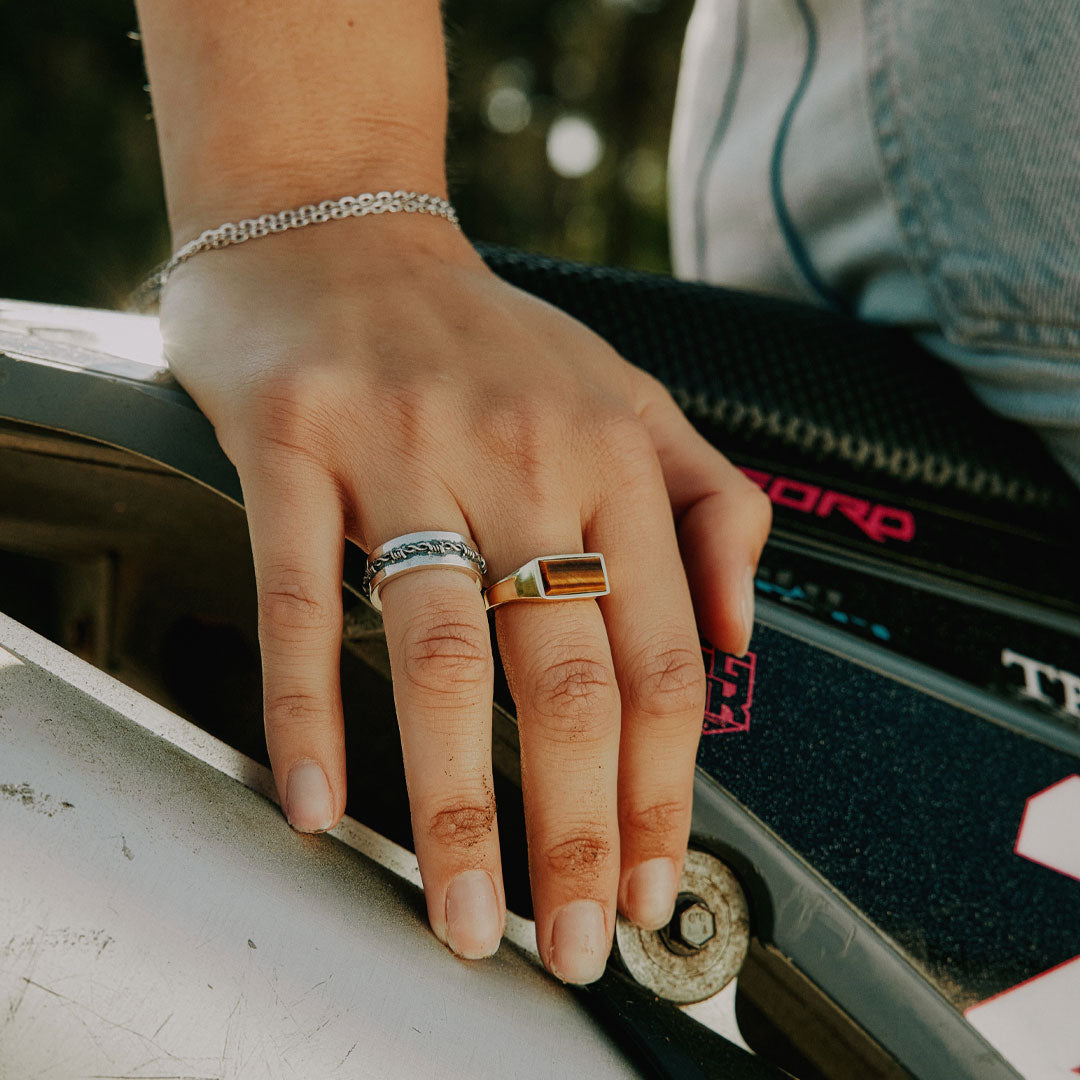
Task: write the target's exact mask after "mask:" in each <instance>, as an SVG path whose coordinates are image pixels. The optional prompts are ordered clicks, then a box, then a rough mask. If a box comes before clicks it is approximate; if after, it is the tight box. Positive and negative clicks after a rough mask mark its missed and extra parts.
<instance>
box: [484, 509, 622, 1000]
mask: <svg viewBox="0 0 1080 1080" xmlns="http://www.w3.org/2000/svg"><path fill="white" fill-rule="evenodd" d="M580 551H582V546H581V531H580V526H578V527H577V529H576V530H571V529H566V530H562V531H556V532H554V533H553V535H552V536H550V537H549V538H548V539H546V540H544V541H541V542H540V544H539V545H538V546H537V547H536V548H535V550H532V551H529V552H522V551H520V550H519V552H518V554H520V555H522V556H523V557H522V559H521V562H520V563H513V562H512V561H511V562H503V563H502V564H501V565H493V566H492V571H493V577H498V576H499V575H500V574H502V573H507V572H512V571H513V570H514V569H516V567H517V566H518V565H521V564H522V563H524V562H527V561H528V560H529V559H530V558H533V557H535V556H537V555H553V554H567V553H576V552H580ZM495 615H496V630H497V632H498V639H499V652H500V654H501V656H502V659H503V666H504V668H505V670H506V677H507V681H508V683H509V685H510V691H511V693H512V694H513V696H514V702H515V705H516V707H517V715H518V726H519V734H520V741H521V781H522V794H523V796H524V800H525V821H526V830H527V833H528V842H529V877H530V882H531V886H532V897H533V908H534V914H535V917H536V937H537V945H538V947H539V949H540V955H541V957H542V959H543V961H544V963H545V964H546V966H547V967H548V968H549V969H550V970H551V971H552V972H553V973H554V974H555V975H557V976H558V977H559V978H561V979H563V980H564V981H566V982H572V983H587V982H592V981H594V980H595V979H597V978H599V977H600V975H601V974H602V973H603V971H604V967H605V964H606V963H607V956H608V953H609V951H610V949H611V938H612V934H613V932H614V926H615V901H616V893H617V890H618V884H619V824H618V802H617V791H618V788H617V785H618V769H619V725H620V720H619V714H620V701H619V689H618V686H617V684H616V682H615V671H614V667H613V665H612V660H611V650H610V648H609V646H608V639H607V632H606V630H605V627H604V620H603V618H602V617H601V615H600V610H599V608H598V607H597V605H596V603H595V601H593V600H582V601H573V602H571V601H567V602H561V603H550V604H549V603H510V604H506V605H505V606H502V607H500V608H498V609H497V610H496V613H495Z"/></svg>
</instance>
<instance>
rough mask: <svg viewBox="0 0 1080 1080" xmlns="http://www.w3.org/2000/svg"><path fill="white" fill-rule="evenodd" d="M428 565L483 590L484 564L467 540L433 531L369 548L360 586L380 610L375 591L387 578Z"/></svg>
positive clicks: (377, 609)
mask: <svg viewBox="0 0 1080 1080" xmlns="http://www.w3.org/2000/svg"><path fill="white" fill-rule="evenodd" d="M430 566H437V567H440V568H444V569H447V570H462V571H464V572H465V573H467V574H470V575H472V577H473V580H474V581H475V582H476V587H477V589H482V588H483V587H484V574H485V573H486V572H487V562H486V561H485V559H484V556H483V555H481V554H480V552H479V551H477V550H476V545H475V544H474V543H473V541H472V540H471V539H470V538H469V537H467V536H462V535H461V533H456V532H439V531H434V530H428V531H426V532H413V533H404V534H403V535H402V536H395V537H394V539H393V540H387V541H386V543H385V544H380V545H379V546H378V547H376V548H373V549H372V551H371V552H370V554H369V555H368V560H367V570H366V571H365V572H364V580H363V582H362V584H363V588H364V589H365V591H366V592H367V594H368V599H369V600H370V601H371V606H372V607H373V608H374V609H375V610H376V611H382V602H381V601H380V600H379V590H380V589H381V588H382V586H383V585H385V584H386V582H387V581H389V580H390V578H392V577H397V576H399V575H400V574H408V573H411V572H413V571H414V570H424V569H426V568H427V567H430Z"/></svg>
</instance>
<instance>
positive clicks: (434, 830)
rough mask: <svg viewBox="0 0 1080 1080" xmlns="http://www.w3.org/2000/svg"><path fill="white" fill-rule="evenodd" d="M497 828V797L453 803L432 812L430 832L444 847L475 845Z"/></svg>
mask: <svg viewBox="0 0 1080 1080" xmlns="http://www.w3.org/2000/svg"><path fill="white" fill-rule="evenodd" d="M494 831H495V798H494V796H493V795H491V796H489V797H488V798H487V800H486V801H484V802H475V803H474V802H465V803H461V802H459V803H453V804H451V805H449V806H447V807H445V808H444V809H442V810H439V811H438V812H436V813H435V814H433V815H432V816H431V818H430V820H429V822H428V833H429V835H430V836H431V838H432V839H433V840H435V841H436V843H438V844H441V845H442V846H444V847H453V848H465V849H468V848H474V847H476V846H477V845H478V844H482V843H484V842H485V841H486V840H487V839H488V838H489V837H491V835H492V834H493V832H494Z"/></svg>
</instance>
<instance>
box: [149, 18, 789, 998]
mask: <svg viewBox="0 0 1080 1080" xmlns="http://www.w3.org/2000/svg"><path fill="white" fill-rule="evenodd" d="M138 7H139V15H140V23H141V29H142V34H143V39H144V47H145V49H146V54H147V64H148V69H149V73H150V77H151V85H152V91H153V99H154V105H155V114H156V117H157V122H158V128H159V139H160V143H161V152H162V160H163V165H164V169H165V176H166V193H167V197H168V203H169V211H170V216H171V221H172V225H173V232H174V239H175V242H176V244H177V245H179V244H182V243H184V242H185V241H186V240H188V239H190V238H191V237H192V236H194V235H196V234H197V233H199V232H201V231H202V229H204V228H206V227H209V226H213V225H217V224H220V223H221V222H224V221H228V220H236V219H238V218H239V217H245V216H251V215H253V214H256V213H261V212H263V211H266V210H277V209H281V208H284V207H289V206H296V205H300V204H301V203H304V202H312V201H315V202H317V201H319V200H320V199H323V198H333V197H338V196H340V195H344V194H355V193H358V192H360V191H366V190H371V191H374V190H379V189H380V188H396V187H402V186H404V187H409V188H415V189H417V190H422V191H430V192H432V193H435V194H445V193H446V185H445V175H444V165H443V140H444V136H445V118H446V84H445V62H444V58H443V46H442V37H441V26H440V16H439V11H438V6H437V4H435V3H432V2H429V0H410V2H404V0H393V2H392V3H390V2H386V3H380V2H374V0H328V2H326V3H324V4H322V5H320V15H319V18H318V19H317V20H315V19H311V18H310V17H304V14H303V13H304V11H305V10H308V9H305V8H304V7H303V6H301V5H296V4H290V3H288V2H286V0H249V2H247V3H236V4H232V5H217V6H214V5H212V4H211V3H210V0H142V2H141V3H139V5H138ZM313 73H317V74H313ZM161 319H162V333H163V336H164V340H165V345H166V354H167V356H168V359H169V364H170V367H171V368H172V370H173V371H174V372H175V374H176V376H177V378H178V379H179V380H180V381H181V383H182V384H183V385H184V387H185V388H186V389H187V390H188V391H189V392H190V393H191V394H192V396H193V397H194V398H195V400H196V401H197V402H198V404H199V405H200V407H201V408H202V409H203V411H204V412H205V413H206V414H207V416H208V417H209V418H210V420H211V421H212V422H213V424H214V426H215V430H216V431H217V434H218V438H219V440H220V441H221V444H222V447H223V448H224V450H225V452H226V453H227V454H228V455H229V457H230V459H231V460H232V461H233V463H234V464H235V465H236V467H237V470H238V472H239V474H240V478H241V482H242V484H243V489H244V498H245V505H246V507H247V512H248V519H249V525H250V531H251V540H252V550H253V553H254V560H255V572H256V580H257V584H258V590H259V606H260V610H259V634H260V643H261V648H262V656H263V669H264V687H265V703H264V704H265V722H266V734H267V745H268V748H269V752H270V759H271V763H272V766H273V769H274V775H275V778H276V780H277V784H278V788H279V791H280V793H281V797H282V805H283V806H284V808H285V812H286V814H287V815H288V817H289V820H290V822H291V823H292V824H293V826H294V827H296V828H299V829H301V830H303V831H319V830H321V829H325V828H328V827H330V826H332V825H333V824H334V823H335V822H336V821H337V820H338V818H339V817H340V816H341V814H342V813H343V812H344V810H345V799H346V790H345V759H344V740H343V729H342V725H343V718H342V711H341V701H340V693H339V685H338V679H339V672H338V655H339V646H340V637H341V620H342V612H341V600H340V583H341V562H342V552H343V547H344V541H345V539H346V538H348V539H350V540H352V541H355V542H356V543H357V544H359V545H360V546H361V547H362V548H364V549H365V550H370V549H371V548H372V547H374V546H375V545H377V544H380V543H382V542H384V541H386V540H387V539H389V538H391V537H394V536H398V535H400V534H402V533H406V532H412V531H418V530H422V529H446V530H453V531H456V532H461V533H465V534H467V535H469V536H471V537H473V538H474V539H475V541H476V543H477V546H478V547H479V549H480V550H481V551H482V552H483V553H484V555H485V557H486V558H487V560H488V563H489V567H490V569H489V580H496V579H498V578H499V577H501V576H503V575H505V574H507V573H510V572H512V571H513V570H515V569H516V568H517V567H518V566H520V565H522V564H523V563H525V562H527V561H528V560H529V559H531V558H533V557H534V556H536V555H537V554H557V553H563V552H573V551H602V552H603V553H604V554H605V557H606V559H607V564H608V573H609V577H610V580H611V582H612V592H611V595H610V596H608V597H605V598H603V599H602V600H600V601H599V602H595V601H577V602H567V603H561V604H544V605H524V604H510V605H507V606H505V607H502V608H500V609H498V611H497V612H496V614H495V620H496V630H497V638H498V643H499V651H500V654H501V657H502V661H503V664H504V667H505V669H506V672H507V676H508V679H509V683H510V688H511V691H512V692H513V695H514V700H515V703H516V706H517V712H518V718H519V723H520V731H521V751H522V780H523V789H524V798H525V809H526V822H527V830H528V842H529V857H530V874H531V881H532V890H533V900H534V908H535V913H536V920H537V938H538V944H539V948H540V954H541V957H542V958H543V960H544V963H545V964H546V965H547V966H548V967H549V969H550V970H552V971H553V972H554V973H555V974H557V975H558V976H560V977H561V978H563V979H565V980H566V981H569V982H589V981H592V980H593V979H595V978H597V977H599V975H600V974H601V973H602V971H603V967H604V962H605V959H606V956H607V953H608V950H609V948H610V943H611V937H612V934H613V931H614V921H615V911H616V907H618V908H619V909H620V910H621V911H622V912H623V913H624V914H625V915H626V916H627V917H629V918H631V919H633V920H634V921H635V922H637V923H639V924H640V925H642V926H646V927H650V928H655V927H658V926H660V925H663V924H664V923H665V922H666V921H667V919H668V918H669V917H670V914H671V910H672V907H673V905H674V901H675V889H676V883H677V881H678V876H679V874H680V873H681V868H682V860H683V854H684V852H685V848H686V843H687V839H688V836H689V828H690V802H691V788H692V781H693V768H694V757H695V750H696V746H697V740H698V736H699V733H700V727H701V716H702V712H703V707H704V695H705V680H704V671H703V667H702V659H701V651H700V647H699V644H698V626H700V628H701V632H702V633H704V634H705V635H706V636H707V637H708V638H709V639H710V640H711V641H713V642H714V643H715V644H716V645H718V646H719V647H720V648H722V649H725V650H728V651H731V652H736V653H740V652H742V651H744V650H745V648H746V646H747V643H748V640H749V633H750V628H751V619H752V603H753V600H752V591H751V584H750V575H751V574H752V572H753V568H754V567H755V566H756V564H757V559H758V557H759V555H760V552H761V548H762V546H763V544H764V541H765V537H766V535H767V532H768V528H769V523H770V509H769V503H768V500H767V499H766V498H765V496H764V495H763V494H762V493H761V492H760V490H759V489H758V488H757V487H756V486H754V485H753V484H752V483H750V482H749V481H747V480H746V479H744V478H743V476H742V475H741V473H739V472H738V470H736V469H735V468H734V467H733V466H732V465H731V464H730V463H729V462H727V460H726V459H725V458H723V457H722V456H721V455H720V454H719V453H717V452H716V451H715V450H713V449H712V448H711V447H710V446H709V445H708V444H707V443H706V442H705V441H704V440H703V439H701V438H700V436H698V435H697V434H696V432H694V430H693V429H692V428H691V426H690V425H689V424H688V423H687V421H686V420H685V419H684V417H683V416H682V414H681V413H680V411H679V410H678V408H677V407H676V406H675V404H674V403H673V401H672V400H671V398H670V396H669V395H668V394H667V392H666V391H665V390H664V389H663V388H662V387H661V386H660V385H659V384H658V383H657V382H656V381H655V380H653V379H652V378H651V377H649V376H647V375H646V374H644V373H643V372H641V371H640V370H639V369H637V368H634V367H632V366H631V365H629V364H627V363H626V362H625V361H624V360H622V359H621V358H620V357H619V356H618V355H617V354H616V353H614V352H613V351H612V350H611V349H610V348H609V347H608V346H607V345H606V344H605V343H604V342H603V341H601V340H600V339H599V338H598V337H596V336H595V335H594V334H592V333H591V332H590V331H588V330H587V329H586V328H584V327H583V326H581V325H580V324H579V323H577V322H575V321H574V320H572V319H570V318H568V317H567V316H565V315H563V314H562V313H561V312H559V311H557V310H555V309H554V308H552V307H550V306H548V305H547V304H544V303H543V302H541V301H539V300H537V299H536V298H534V297H531V296H529V295H527V294H525V293H522V292H520V291H518V290H516V289H514V288H512V287H511V286H509V285H507V284H505V283H504V282H502V281H501V280H499V279H498V278H496V277H495V276H493V275H492V274H491V273H490V272H489V271H488V270H487V269H486V268H485V267H484V265H483V263H482V262H481V261H480V260H479V258H478V257H477V256H476V254H475V252H474V251H473V250H472V248H471V246H470V245H469V243H468V242H467V240H466V239H465V238H464V237H463V236H462V235H461V234H460V233H459V232H457V231H456V230H454V229H453V228H452V227H451V226H449V225H448V224H447V223H446V222H444V221H441V220H439V219H434V218H427V217H424V218H419V217H413V216H406V215H395V216H393V217H388V216H383V217H381V218H377V219H372V218H367V219H358V220H357V219H350V220H346V221H340V222H334V223H332V224H328V225H325V226H314V227H311V228H308V229H304V230H298V231H294V232H291V233H287V234H284V235H279V236H272V237H267V238H265V239H260V240H257V241H255V242H250V243H248V244H245V245H242V246H237V247H234V248H229V249H223V250H221V251H214V252H209V253H206V254H204V255H200V256H198V257H196V258H195V259H193V260H192V261H191V262H189V263H187V264H185V265H183V266H182V267H180V268H179V269H178V270H177V271H176V272H175V274H174V275H173V276H172V278H170V281H169V284H168V286H167V288H166V291H165V295H164V298H163V303H162V312H161ZM381 599H382V601H383V614H384V622H385V626H386V636H387V642H388V645H389V649H390V657H391V664H392V669H393V675H394V692H395V701H396V705H397V712H398V720H399V726H400V730H401V741H402V747H403V751H404V759H405V767H406V775H407V780H408V786H409V798H410V805H411V811H412V818H413V832H414V836H415V841H416V849H417V857H418V859H419V862H420V868H421V873H422V875H423V879H424V886H425V894H426V898H427V905H428V914H429V918H430V922H431V926H432V929H433V931H434V932H435V934H436V935H437V936H438V937H439V938H440V940H442V941H444V942H446V943H447V944H448V945H449V946H450V947H451V948H452V949H453V950H454V951H455V952H457V953H459V954H460V955H462V956H466V957H470V958H478V957H481V956H486V955H489V954H490V953H492V952H494V951H495V949H496V948H497V947H498V943H499V939H500V937H501V933H502V929H503V925H504V919H505V901H504V897H503V887H502V876H501V871H500V859H499V848H498V833H497V828H496V819H495V806H494V802H493V796H492V790H493V785H492V773H491V730H490V729H491V698H492V678H493V675H492V673H493V659H492V656H491V653H490V647H489V638H488V630H487V627H488V618H489V617H490V616H488V615H486V614H485V612H484V610H483V603H482V600H481V598H480V595H479V594H478V592H477V591H476V589H475V587H473V586H472V585H471V584H470V581H469V579H468V577H466V576H465V575H463V574H461V573H457V572H454V571H451V570H439V569H431V570H426V571H424V572H423V573H416V574H410V575H405V576H403V577H401V578H400V579H397V580H393V581H390V582H388V583H387V585H386V586H385V588H384V589H383V591H382V593H381ZM695 616H696V622H695Z"/></svg>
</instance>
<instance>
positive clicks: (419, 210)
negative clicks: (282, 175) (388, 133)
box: [136, 190, 461, 307]
mask: <svg viewBox="0 0 1080 1080" xmlns="http://www.w3.org/2000/svg"><path fill="white" fill-rule="evenodd" d="M368 214H433V215H434V216H435V217H441V218H445V219H446V220H447V221H449V222H450V224H451V225H453V226H454V227H455V228H460V227H461V226H460V225H459V224H458V216H457V211H455V210H454V208H453V206H451V205H450V203H449V202H448V201H447V200H446V199H444V198H442V197H441V196H439V195H426V194H422V193H420V192H417V191H401V190H399V191H379V192H370V191H368V192H365V193H364V194H362V195H346V196H344V197H343V198H341V199H324V200H323V201H322V202H321V203H319V204H318V205H317V206H316V205H314V204H312V203H309V204H308V205H307V206H299V207H297V208H296V209H295V210H279V211H278V212H277V213H276V214H260V215H259V217H257V218H244V219H243V220H242V221H237V222H226V223H225V224H224V225H219V226H218V227H217V228H216V229H207V230H206V231H205V232H204V233H201V234H200V235H199V236H197V237H195V239H194V240H191V241H189V242H188V243H186V244H185V245H184V246H183V247H182V248H180V249H179V250H178V251H177V252H176V253H175V254H174V255H173V256H172V258H170V259H169V261H168V262H166V263H164V264H163V265H162V266H160V267H159V268H158V269H157V270H155V271H154V272H153V274H151V275H150V277H148V278H147V279H146V281H145V282H144V283H143V284H142V285H141V286H140V287H139V289H138V291H137V293H136V300H137V304H138V306H140V307H142V306H145V305H146V302H147V301H152V300H153V299H154V298H156V297H157V296H158V295H159V294H160V292H161V290H162V288H164V286H165V282H166V281H168V280H169V275H170V274H171V273H172V272H173V271H174V270H175V269H176V268H177V267H178V266H179V265H180V264H181V263H185V262H187V261H188V259H190V258H192V256H194V255H198V254H199V253H200V252H203V251H212V250H214V249H215V248H223V247H230V246H231V245H233V244H242V243H243V242H244V241H245V240H251V239H254V238H255V237H260V236H269V235H270V234H271V233H281V232H287V231H288V230H289V229H302V228H304V227H305V226H306V225H320V224H322V223H323V222H324V221H341V220H343V219H344V218H349V217H366V216H367V215H368Z"/></svg>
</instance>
